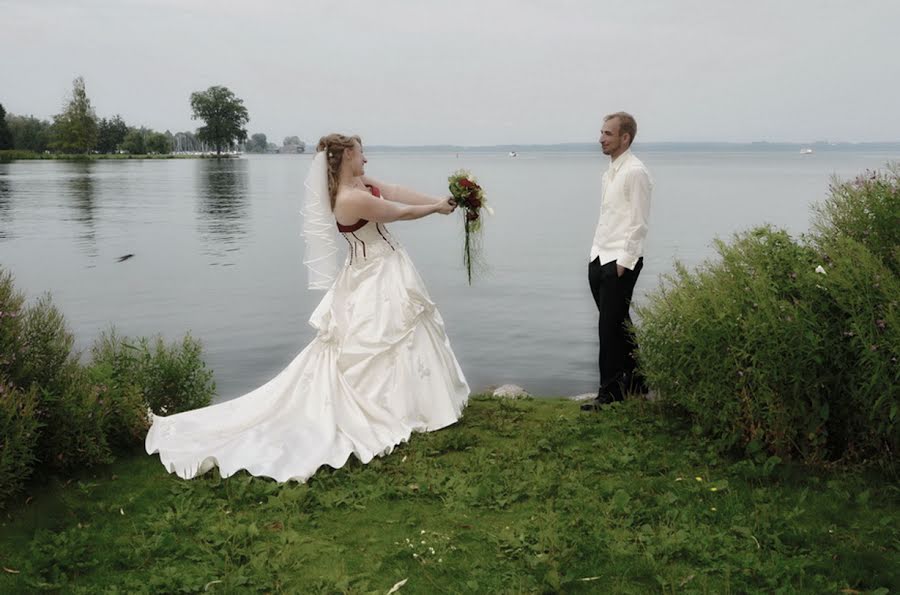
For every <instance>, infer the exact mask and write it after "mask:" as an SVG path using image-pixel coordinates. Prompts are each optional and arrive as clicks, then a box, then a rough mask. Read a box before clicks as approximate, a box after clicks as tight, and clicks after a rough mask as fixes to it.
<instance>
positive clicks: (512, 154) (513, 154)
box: [509, 151, 519, 157]
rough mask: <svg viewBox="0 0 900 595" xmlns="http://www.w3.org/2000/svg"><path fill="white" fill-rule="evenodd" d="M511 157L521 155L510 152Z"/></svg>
mask: <svg viewBox="0 0 900 595" xmlns="http://www.w3.org/2000/svg"><path fill="white" fill-rule="evenodd" d="M509 156H510V157H518V156H519V154H518V153H516V152H515V151H510V152H509Z"/></svg>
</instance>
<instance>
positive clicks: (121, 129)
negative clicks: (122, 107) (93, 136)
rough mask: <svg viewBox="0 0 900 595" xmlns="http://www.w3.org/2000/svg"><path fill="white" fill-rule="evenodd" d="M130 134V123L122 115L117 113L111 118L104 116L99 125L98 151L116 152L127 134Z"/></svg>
mask: <svg viewBox="0 0 900 595" xmlns="http://www.w3.org/2000/svg"><path fill="white" fill-rule="evenodd" d="M126 134H128V125H127V124H125V120H123V119H122V116H120V115H118V114H117V115H115V116H113V117H112V118H110V119H109V120H107V119H106V118H103V119H102V120H100V123H99V124H98V126H97V151H99V152H100V153H115V152H116V151H117V150H118V149H119V146H120V145H121V144H122V142H123V141H124V140H125V135H126Z"/></svg>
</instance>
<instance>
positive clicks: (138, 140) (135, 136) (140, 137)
mask: <svg viewBox="0 0 900 595" xmlns="http://www.w3.org/2000/svg"><path fill="white" fill-rule="evenodd" d="M145 132H146V129H145V128H129V129H128V134H126V135H125V139H124V140H123V141H122V149H123V150H125V151H128V152H129V153H131V154H132V155H143V154H144V153H146V152H147V149H146V145H145V143H144V134H145Z"/></svg>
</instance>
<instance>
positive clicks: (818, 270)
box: [816, 265, 828, 275]
mask: <svg viewBox="0 0 900 595" xmlns="http://www.w3.org/2000/svg"><path fill="white" fill-rule="evenodd" d="M816 272H817V273H819V274H820V275H827V274H828V273H826V272H825V269H824V268H822V265H819V266H817V267H816Z"/></svg>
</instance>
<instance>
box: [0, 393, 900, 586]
mask: <svg viewBox="0 0 900 595" xmlns="http://www.w3.org/2000/svg"><path fill="white" fill-rule="evenodd" d="M659 407H660V406H659V405H655V404H648V403H645V402H637V401H635V402H628V403H624V404H620V405H615V406H613V407H612V408H610V409H608V410H606V411H604V412H602V413H600V414H584V413H581V412H579V411H578V410H577V406H576V405H575V404H574V403H571V402H567V401H558V400H547V401H544V400H527V401H516V402H510V401H496V400H487V399H475V400H473V402H472V403H471V405H470V406H469V408H468V409H467V410H466V414H465V417H464V419H463V420H462V421H461V422H460V423H459V424H457V425H456V426H454V427H452V428H448V429H446V430H443V431H440V432H436V433H433V434H428V435H415V436H414V437H413V438H412V440H411V442H410V443H409V444H406V445H403V446H401V447H399V448H398V449H396V451H395V452H394V453H393V454H391V455H390V456H388V457H386V458H384V459H378V460H376V461H374V462H372V463H371V464H370V465H367V466H362V465H360V464H359V463H358V462H355V461H354V462H352V463H351V464H349V465H348V466H347V467H345V468H344V469H341V470H337V471H333V470H330V469H326V470H322V471H320V472H319V473H318V474H317V475H316V476H315V477H314V478H313V479H312V480H311V481H310V482H309V483H308V484H306V485H296V484H287V485H281V484H277V483H274V482H272V481H268V480H260V479H256V478H251V477H249V476H248V475H245V474H239V475H237V476H235V477H232V478H230V479H228V480H221V479H219V478H218V476H217V475H215V474H214V473H213V474H208V475H207V476H205V477H203V478H201V479H198V480H194V481H189V482H187V481H182V480H179V479H177V478H175V477H173V476H169V475H167V474H166V473H165V471H164V469H163V468H162V466H161V465H160V464H159V461H158V459H157V458H156V457H148V456H144V455H142V454H139V453H135V455H134V456H133V457H132V458H124V459H123V460H120V461H119V462H118V463H116V464H114V465H112V466H109V467H104V468H101V469H100V470H98V471H96V472H92V473H90V474H86V475H84V476H82V477H81V478H79V479H75V480H72V481H70V482H65V483H64V482H62V481H55V482H54V481H52V480H51V482H50V485H49V486H48V485H47V484H46V483H42V484H38V485H36V486H35V488H34V490H33V492H34V497H33V498H31V497H29V496H28V495H27V494H28V493H29V492H30V490H29V491H26V494H24V495H20V496H19V497H18V498H17V501H16V502H12V503H11V504H10V506H9V508H8V509H7V510H6V511H5V512H4V513H3V516H2V517H0V518H2V524H0V567H2V568H3V570H2V572H0V592H3V593H6V592H10V593H12V592H16V593H18V592H26V591H29V590H35V589H40V588H43V589H60V590H64V591H66V592H91V593H97V592H100V593H121V592H202V591H205V590H206V591H208V592H328V593H331V592H353V593H365V592H379V593H385V592H387V590H388V589H390V588H391V586H392V585H394V584H395V583H397V582H399V581H401V580H404V579H408V582H407V583H406V584H405V585H404V586H403V587H402V588H401V590H400V593H442V592H447V593H458V592H471V593H484V592H501V591H503V592H541V591H564V592H635V593H638V592H640V593H643V592H648V591H651V592H654V591H655V592H715V593H728V592H735V593H739V592H748V591H765V592H773V591H778V590H780V589H784V590H786V591H789V592H794V591H800V592H816V593H819V592H839V591H840V590H841V589H854V590H856V591H863V592H864V591H873V592H882V593H884V592H887V591H883V590H882V591H878V589H889V590H891V591H896V590H898V589H900V553H898V548H900V529H898V527H900V512H898V509H900V507H898V504H900V489H898V487H897V484H896V482H895V481H892V480H890V479H887V478H884V477H880V476H878V475H877V474H869V473H866V472H863V471H853V470H842V471H829V470H827V469H822V468H819V469H813V470H811V469H810V468H808V467H803V468H801V467H794V466H791V465H788V464H785V463H781V462H780V461H778V459H776V458H766V457H765V456H762V455H760V456H758V457H757V458H756V459H755V460H754V459H748V460H743V461H737V460H731V459H728V458H723V457H721V456H720V455H717V454H715V451H713V450H712V449H711V448H710V447H708V446H706V445H705V444H704V443H703V442H702V441H701V440H699V439H696V438H694V437H693V436H692V435H691V433H690V431H689V429H688V427H687V426H686V425H684V424H683V422H681V421H680V420H679V418H677V417H673V416H672V415H671V414H669V413H667V414H666V415H662V414H661V412H660V411H658V408H659ZM26 500H27V504H26V503H25V501H26Z"/></svg>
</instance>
